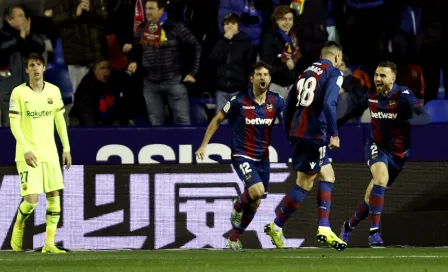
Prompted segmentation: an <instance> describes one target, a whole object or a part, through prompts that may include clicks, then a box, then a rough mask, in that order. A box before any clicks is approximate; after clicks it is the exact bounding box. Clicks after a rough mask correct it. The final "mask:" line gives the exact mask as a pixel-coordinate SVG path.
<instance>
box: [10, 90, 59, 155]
mask: <svg viewBox="0 0 448 272" xmlns="http://www.w3.org/2000/svg"><path fill="white" fill-rule="evenodd" d="M58 112H62V113H63V112H64V102H63V101H62V96H61V91H60V90H59V88H58V87H57V86H55V85H53V84H51V83H48V82H44V87H43V90H42V92H40V93H38V92H35V91H34V90H33V89H32V88H31V87H30V85H29V83H24V84H22V85H19V86H17V87H16V88H14V90H13V91H12V93H11V99H10V101H9V117H10V118H20V129H21V131H22V133H23V136H24V137H25V141H26V144H27V146H28V148H29V149H30V150H22V149H23V147H22V146H21V145H19V144H17V145H16V159H15V160H16V161H25V158H24V154H25V152H28V151H31V152H33V154H34V155H35V156H36V158H37V160H38V161H41V162H42V161H54V160H59V154H58V151H57V148H56V142H55V133H54V127H55V121H54V117H55V114H56V113H58Z"/></svg>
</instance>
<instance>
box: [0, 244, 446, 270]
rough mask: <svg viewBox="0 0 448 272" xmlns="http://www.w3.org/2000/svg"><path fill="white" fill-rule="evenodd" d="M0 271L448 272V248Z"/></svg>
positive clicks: (12, 261) (63, 261)
mask: <svg viewBox="0 0 448 272" xmlns="http://www.w3.org/2000/svg"><path fill="white" fill-rule="evenodd" d="M0 271H1V272H6V271H14V272H19V271H39V272H44V271H58V272H61V271H73V272H75V271H76V272H82V271H107V272H114V271H123V272H132V271H187V272H194V271H206V272H212V271H217V272H218V271H219V272H221V271H257V272H259V271H279V272H280V271H281V272H283V271H294V272H297V271H347V272H353V271H366V272H367V271H374V272H383V271H394V272H395V271H406V272H411V271H428V272H429V271H448V248H382V249H370V248H348V249H346V250H345V251H343V252H337V251H335V250H332V249H322V248H317V249H312V248H302V249H281V250H245V251H244V252H233V251H230V250H135V251H72V252H69V253H67V254H63V255H43V254H41V253H40V252H23V253H15V252H11V251H3V252H0Z"/></svg>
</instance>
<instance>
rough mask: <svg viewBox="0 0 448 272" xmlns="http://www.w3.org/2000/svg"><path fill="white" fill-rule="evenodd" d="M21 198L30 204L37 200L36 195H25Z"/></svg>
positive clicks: (35, 202)
mask: <svg viewBox="0 0 448 272" xmlns="http://www.w3.org/2000/svg"><path fill="white" fill-rule="evenodd" d="M23 199H24V200H25V201H26V202H28V203H30V204H37V201H38V197H37V195H26V196H24V197H23Z"/></svg>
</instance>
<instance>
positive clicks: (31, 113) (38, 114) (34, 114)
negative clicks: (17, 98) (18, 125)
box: [26, 111, 53, 118]
mask: <svg viewBox="0 0 448 272" xmlns="http://www.w3.org/2000/svg"><path fill="white" fill-rule="evenodd" d="M52 115H53V111H27V112H26V116H29V117H33V118H40V117H47V116H52Z"/></svg>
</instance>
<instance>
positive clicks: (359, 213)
mask: <svg viewBox="0 0 448 272" xmlns="http://www.w3.org/2000/svg"><path fill="white" fill-rule="evenodd" d="M368 215H369V204H367V203H366V201H362V202H361V203H359V204H358V206H356V209H355V212H354V213H353V215H352V217H350V219H349V220H347V221H345V222H344V223H343V224H342V227H341V232H340V233H339V238H341V239H342V240H343V241H344V242H346V243H348V240H349V238H350V236H351V235H352V231H353V230H354V229H355V227H356V226H357V225H358V224H359V223H360V222H361V221H362V220H364V219H365V218H367V216H368Z"/></svg>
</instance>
